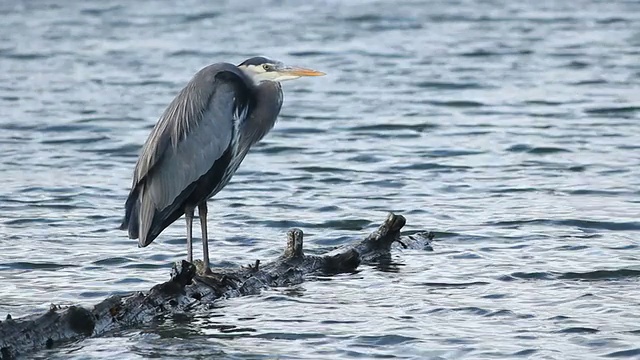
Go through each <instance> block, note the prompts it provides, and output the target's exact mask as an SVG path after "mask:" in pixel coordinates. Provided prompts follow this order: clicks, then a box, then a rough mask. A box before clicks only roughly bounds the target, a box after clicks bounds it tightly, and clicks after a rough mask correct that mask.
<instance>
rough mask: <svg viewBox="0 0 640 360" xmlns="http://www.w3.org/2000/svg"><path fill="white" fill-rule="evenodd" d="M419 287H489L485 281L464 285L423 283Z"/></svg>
mask: <svg viewBox="0 0 640 360" xmlns="http://www.w3.org/2000/svg"><path fill="white" fill-rule="evenodd" d="M420 285H422V286H427V287H435V288H461V289H464V288H468V287H470V286H483V285H489V283H488V282H485V281H473V282H466V283H464V282H463V283H442V282H425V283H421V284H420Z"/></svg>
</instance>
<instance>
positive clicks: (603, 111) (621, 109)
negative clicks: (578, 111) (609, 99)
mask: <svg viewBox="0 0 640 360" xmlns="http://www.w3.org/2000/svg"><path fill="white" fill-rule="evenodd" d="M639 111H640V106H617V107H598V108H591V109H586V110H585V111H584V112H585V113H587V114H591V115H610V116H620V115H627V114H634V113H636V112H639Z"/></svg>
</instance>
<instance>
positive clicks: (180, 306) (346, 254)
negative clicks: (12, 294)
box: [0, 214, 431, 360]
mask: <svg viewBox="0 0 640 360" xmlns="http://www.w3.org/2000/svg"><path fill="white" fill-rule="evenodd" d="M404 225H405V219H404V217H402V216H401V215H394V214H389V216H388V217H387V219H386V220H385V221H384V223H383V224H382V225H380V227H379V228H378V229H377V230H376V231H374V232H373V233H371V234H370V235H369V236H368V237H366V238H365V239H364V240H362V241H359V242H356V243H354V244H352V245H348V246H344V247H341V248H338V249H335V250H333V251H331V252H328V253H326V254H324V255H305V254H304V252H303V246H302V245H303V233H302V231H301V230H299V229H292V230H290V231H289V232H288V234H287V237H288V241H287V245H286V247H285V249H284V253H283V254H282V255H281V256H280V257H279V258H277V259H275V260H274V261H272V262H269V263H266V264H262V263H261V262H260V261H259V260H257V261H256V262H255V264H252V265H250V266H246V267H240V268H235V269H213V271H212V272H207V273H206V274H205V272H204V271H203V269H202V266H201V262H199V263H197V264H196V265H194V264H191V263H188V262H186V261H182V262H181V263H177V264H175V265H174V267H173V270H172V273H171V279H170V280H169V281H167V282H165V283H163V284H158V285H156V286H154V287H153V288H151V290H149V291H148V292H137V293H134V294H131V295H128V296H117V295H114V296H111V297H109V298H107V299H105V300H104V301H102V302H100V303H99V304H97V305H95V306H94V307H93V308H91V309H87V308H84V307H80V306H71V307H66V308H59V307H55V306H52V307H51V309H50V310H49V311H48V312H46V313H44V314H37V315H31V316H27V317H24V318H20V319H15V320H14V319H11V318H10V316H8V317H7V319H6V320H4V321H2V322H1V323H0V359H2V360H8V359H14V358H16V357H18V356H21V355H25V354H28V353H29V352H33V351H37V350H39V349H46V348H52V347H54V346H56V345H59V344H61V343H64V342H67V341H71V340H78V339H82V338H85V337H97V336H101V335H105V334H107V333H110V332H112V331H116V330H123V329H127V328H133V327H136V326H142V325H145V324H148V323H151V322H152V321H153V320H154V319H156V318H158V317H159V316H171V315H177V314H184V313H189V312H197V311H199V310H206V309H208V308H210V307H212V306H213V303H214V302H215V301H216V300H218V299H220V298H230V297H236V296H243V295H249V294H257V293H259V292H260V291H261V290H262V289H264V288H269V287H278V286H287V285H293V284H298V283H301V282H302V281H303V279H304V277H305V276H307V275H313V274H336V273H343V272H351V271H354V270H356V268H357V267H358V266H359V265H360V264H361V263H363V262H369V261H373V260H376V259H377V258H381V257H385V256H387V257H388V255H389V253H390V250H391V247H392V244H393V243H394V242H398V244H400V245H399V246H401V247H412V248H420V247H425V246H428V242H429V240H430V239H431V234H429V235H422V236H410V237H403V238H402V239H401V238H400V229H402V227H403V226H404Z"/></svg>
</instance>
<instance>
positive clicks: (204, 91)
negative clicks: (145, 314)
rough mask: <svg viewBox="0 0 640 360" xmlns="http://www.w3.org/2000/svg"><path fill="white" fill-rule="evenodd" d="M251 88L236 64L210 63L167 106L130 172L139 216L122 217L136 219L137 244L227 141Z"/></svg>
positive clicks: (244, 110)
mask: <svg viewBox="0 0 640 360" xmlns="http://www.w3.org/2000/svg"><path fill="white" fill-rule="evenodd" d="M250 93H251V89H250V88H249V87H248V85H247V79H246V78H245V77H244V74H242V73H241V71H240V70H238V69H237V67H235V66H233V65H231V64H214V65H211V66H209V67H206V68H204V69H203V70H201V71H200V72H198V73H197V74H196V75H195V76H194V78H193V79H192V80H191V81H190V82H189V83H188V84H187V86H186V87H185V88H184V89H183V90H182V91H181V92H180V93H179V94H178V95H177V96H176V98H175V99H174V100H173V101H172V102H171V104H170V105H169V106H168V107H167V109H166V111H165V112H164V113H163V115H162V116H161V118H160V120H159V121H158V123H157V125H156V126H155V127H154V129H153V130H152V132H151V134H150V135H149V138H148V139H147V142H146V143H145V145H144V147H143V150H142V153H141V155H140V158H139V159H138V162H137V164H136V168H135V171H134V182H133V187H132V192H131V194H130V200H132V201H133V200H137V201H136V203H137V204H135V205H137V207H138V208H137V215H138V219H127V217H125V222H124V223H126V222H131V221H136V222H138V224H137V225H139V226H138V230H139V231H138V234H137V235H138V236H139V240H140V244H141V245H142V246H146V245H148V243H150V242H151V241H152V240H153V238H154V237H155V236H153V237H152V238H150V239H147V235H148V233H149V229H150V227H151V225H152V223H153V222H154V221H157V220H158V219H155V218H154V217H156V216H157V214H158V213H160V212H162V211H163V210H164V209H167V208H168V207H170V206H176V205H180V206H182V204H175V202H176V199H178V198H179V197H180V196H184V192H185V191H186V190H188V189H189V187H190V186H191V185H192V184H193V183H194V182H196V181H197V180H198V179H199V178H200V177H202V176H203V175H204V174H206V173H207V171H209V170H210V169H211V168H212V166H213V165H214V163H215V162H216V161H217V160H218V159H220V157H221V156H222V155H223V154H224V153H225V151H226V150H227V149H228V148H229V147H230V146H231V145H232V139H233V138H234V136H233V134H234V131H235V125H234V123H236V122H237V121H242V120H243V119H240V118H238V116H244V117H246V116H248V113H249V106H250V101H249V94H250ZM212 185H213V186H215V184H212ZM127 203H129V200H128V201H127ZM127 213H131V211H130V210H129V208H127ZM124 223H123V225H124ZM129 228H130V229H131V225H129ZM130 235H131V231H130Z"/></svg>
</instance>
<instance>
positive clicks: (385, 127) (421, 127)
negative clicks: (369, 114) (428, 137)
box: [349, 123, 439, 132]
mask: <svg viewBox="0 0 640 360" xmlns="http://www.w3.org/2000/svg"><path fill="white" fill-rule="evenodd" d="M438 126H439V125H438V124H431V123H423V124H376V125H361V126H353V127H351V128H349V130H351V131H395V130H414V131H417V132H424V131H425V130H428V129H435V128H437V127H438Z"/></svg>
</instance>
